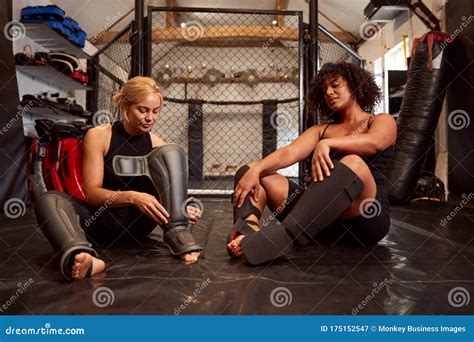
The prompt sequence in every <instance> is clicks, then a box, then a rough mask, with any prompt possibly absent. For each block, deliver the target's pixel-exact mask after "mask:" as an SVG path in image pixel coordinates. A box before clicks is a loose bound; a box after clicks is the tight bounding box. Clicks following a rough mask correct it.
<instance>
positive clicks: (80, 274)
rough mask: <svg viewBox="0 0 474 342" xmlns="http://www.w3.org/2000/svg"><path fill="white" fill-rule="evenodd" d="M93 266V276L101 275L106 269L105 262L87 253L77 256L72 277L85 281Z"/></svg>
mask: <svg viewBox="0 0 474 342" xmlns="http://www.w3.org/2000/svg"><path fill="white" fill-rule="evenodd" d="M91 265H92V273H91V275H94V274H97V273H100V272H102V271H104V269H105V262H104V261H103V260H100V259H97V258H95V257H93V256H92V255H90V254H89V253H86V252H82V253H79V254H77V255H76V256H75V257H74V266H72V272H71V276H72V277H73V278H74V279H84V278H85V276H86V273H87V270H88V269H89V267H90V266H91Z"/></svg>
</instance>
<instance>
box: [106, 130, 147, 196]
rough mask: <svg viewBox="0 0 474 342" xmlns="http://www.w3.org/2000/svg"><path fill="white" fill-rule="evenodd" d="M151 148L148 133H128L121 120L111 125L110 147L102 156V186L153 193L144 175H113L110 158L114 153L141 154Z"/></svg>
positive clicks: (115, 189) (125, 154) (111, 188)
mask: <svg viewBox="0 0 474 342" xmlns="http://www.w3.org/2000/svg"><path fill="white" fill-rule="evenodd" d="M152 148H153V145H152V142H151V136H150V133H144V134H140V135H130V134H128V133H127V131H126V130H125V127H124V126H123V121H116V122H114V124H113V125H112V138H111V139H110V147H109V151H108V152H107V154H106V155H105V156H104V179H103V181H102V187H103V188H104V189H108V190H114V191H117V190H122V191H127V190H134V191H139V192H146V193H151V194H153V193H154V192H155V191H154V186H153V183H152V182H151V181H150V179H149V178H148V177H146V176H136V177H119V176H117V175H115V173H114V169H113V166H112V160H113V158H114V156H116V155H124V156H143V155H145V154H147V153H148V152H150V151H151V150H152Z"/></svg>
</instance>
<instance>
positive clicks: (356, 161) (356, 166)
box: [340, 154, 370, 178]
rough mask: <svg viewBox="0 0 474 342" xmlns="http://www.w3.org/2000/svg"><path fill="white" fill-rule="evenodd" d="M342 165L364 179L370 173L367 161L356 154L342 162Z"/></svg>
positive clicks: (345, 157)
mask: <svg viewBox="0 0 474 342" xmlns="http://www.w3.org/2000/svg"><path fill="white" fill-rule="evenodd" d="M340 162H341V163H343V164H344V165H346V166H347V167H349V168H350V169H351V170H352V171H353V172H354V173H355V174H356V175H357V176H359V177H360V178H364V177H366V176H367V175H368V173H370V170H369V167H368V166H367V164H366V163H365V161H364V160H363V159H362V158H361V157H360V156H358V155H356V154H349V155H347V156H344V157H343V158H341V160H340Z"/></svg>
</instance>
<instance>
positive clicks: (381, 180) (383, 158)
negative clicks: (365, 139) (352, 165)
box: [320, 115, 395, 197]
mask: <svg viewBox="0 0 474 342" xmlns="http://www.w3.org/2000/svg"><path fill="white" fill-rule="evenodd" d="M374 116H375V115H372V116H371V117H370V118H369V119H368V120H367V127H369V128H370V124H371V123H372V120H373V118H374ZM329 125H330V124H328V125H327V126H326V127H325V128H324V130H323V133H322V134H321V138H320V140H322V139H324V133H325V132H326V129H327V128H328V127H329ZM394 149H395V146H394V145H391V146H389V147H387V148H386V149H385V150H383V151H380V152H378V153H375V154H372V155H366V156H360V157H361V158H362V159H363V160H364V162H365V163H366V164H367V166H368V167H369V169H370V172H371V173H372V176H373V177H374V180H375V183H376V184H377V191H378V192H383V193H384V195H385V192H386V189H385V179H386V177H385V176H384V173H385V169H386V168H387V165H388V163H389V162H390V159H391V158H392V155H393V151H394ZM345 155H346V154H345V153H342V152H340V151H333V150H331V152H330V157H331V159H336V160H340V159H341V158H342V157H344V156H345ZM383 197H385V196H383Z"/></svg>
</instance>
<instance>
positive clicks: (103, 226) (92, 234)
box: [54, 191, 157, 242]
mask: <svg viewBox="0 0 474 342" xmlns="http://www.w3.org/2000/svg"><path fill="white" fill-rule="evenodd" d="M54 193H55V194H58V195H60V196H61V197H63V198H64V199H66V200H67V201H69V202H70V203H71V204H72V206H73V207H74V209H75V210H76V212H77V214H78V215H79V221H80V224H81V227H82V229H83V230H84V232H85V233H86V236H87V237H88V239H90V240H93V241H97V240H99V241H104V240H106V241H109V240H115V239H117V238H125V239H126V238H131V237H134V238H143V237H145V236H147V235H148V234H150V233H151V232H152V231H153V230H154V229H155V227H156V226H157V223H156V222H155V221H153V220H152V219H150V218H149V217H148V216H146V215H145V214H143V213H142V212H141V211H140V210H139V209H138V208H137V207H135V206H133V205H130V206H126V207H121V208H108V207H107V206H106V205H105V204H104V205H103V206H101V207H94V206H91V205H88V204H87V203H86V202H84V201H81V200H79V199H77V198H76V197H74V196H71V195H68V194H66V193H63V192H58V191H54ZM93 241H90V242H93Z"/></svg>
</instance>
